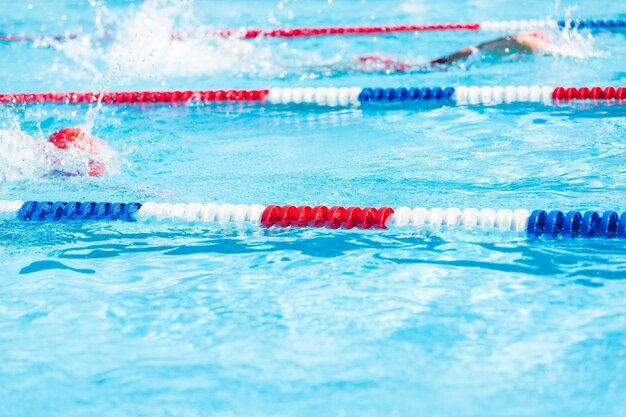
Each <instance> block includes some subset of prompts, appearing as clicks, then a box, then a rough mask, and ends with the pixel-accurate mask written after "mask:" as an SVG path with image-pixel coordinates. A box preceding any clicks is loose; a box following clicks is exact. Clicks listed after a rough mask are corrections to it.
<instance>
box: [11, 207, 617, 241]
mask: <svg viewBox="0 0 626 417" xmlns="http://www.w3.org/2000/svg"><path fill="white" fill-rule="evenodd" d="M0 220H20V221H25V222H61V221H88V220H91V221H114V220H117V221H124V222H141V223H148V224H151V223H152V224H154V223H160V224H206V223H219V224H222V225H226V224H239V225H243V224H248V225H252V226H259V227H265V228H270V227H276V228H284V227H326V228H331V229H338V228H343V229H353V228H357V229H370V228H374V229H389V228H398V227H407V226H410V227H429V228H431V229H433V230H440V229H441V228H442V227H446V228H454V227H460V228H464V229H468V230H472V229H476V230H483V231H498V232H517V233H525V234H526V235H527V236H528V237H529V238H533V239H535V238H539V237H543V238H547V239H553V238H557V237H562V238H609V239H610V238H622V239H626V212H624V213H621V214H619V213H617V212H616V211H606V212H604V213H601V212H596V211H586V212H580V211H575V210H574V211H559V210H551V211H545V210H533V211H532V212H530V211H528V210H526V209H515V210H509V209H500V210H494V209H490V208H485V209H482V210H478V209H473V208H467V209H464V210H461V209H459V208H456V207H451V208H447V209H442V208H432V209H427V208H424V207H417V208H410V207H397V208H395V209H394V208H391V207H386V206H383V207H364V208H361V207H354V206H352V207H343V206H331V207H328V206H315V207H311V206H295V205H283V206H280V205H268V206H264V205H261V204H252V205H247V204H221V205H219V204H200V203H190V204H171V203H152V202H148V203H143V204H142V203H137V202H130V203H111V202H91V201H88V202H77V201H69V202H67V201H57V202H53V201H26V202H24V201H0Z"/></svg>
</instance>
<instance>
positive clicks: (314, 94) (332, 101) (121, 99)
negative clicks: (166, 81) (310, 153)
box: [0, 85, 626, 107]
mask: <svg viewBox="0 0 626 417" xmlns="http://www.w3.org/2000/svg"><path fill="white" fill-rule="evenodd" d="M98 100H101V101H102V103H105V104H135V103H193V102H231V101H246V102H260V103H269V104H282V105H289V104H291V105H297V104H311V105H320V106H330V107H335V106H358V105H360V104H362V103H369V102H372V103H374V102H376V103H407V104H408V103H417V102H426V101H428V102H440V103H442V104H447V105H477V104H485V105H490V104H502V103H505V104H507V103H524V102H529V103H533V102H534V103H543V104H554V103H556V104H558V103H564V102H570V101H578V100H591V101H596V102H615V103H624V102H626V87H622V86H617V87H612V86H609V87H597V86H596V87H556V88H555V87H551V86H539V85H533V86H523V85H521V86H513V85H509V86H457V87H398V88H370V87H351V88H349V87H317V88H313V87H309V88H300V87H296V88H291V87H286V88H284V87H280V88H270V89H262V90H202V91H192V90H185V91H118V92H104V93H92V92H59V93H0V103H4V104H27V103H70V104H73V103H95V102H97V101H98Z"/></svg>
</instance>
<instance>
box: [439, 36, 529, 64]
mask: <svg viewBox="0 0 626 417" xmlns="http://www.w3.org/2000/svg"><path fill="white" fill-rule="evenodd" d="M535 38H536V36H534V35H532V34H531V35H527V34H517V35H511V36H504V37H502V38H498V39H494V40H492V41H488V42H483V43H480V44H478V45H475V46H470V47H467V48H463V49H461V50H459V51H457V52H455V53H453V54H450V55H447V56H444V57H441V58H437V59H433V60H432V61H430V64H431V65H435V64H440V65H441V64H443V65H448V64H454V63H455V62H457V61H460V60H463V59H466V58H467V57H469V56H470V55H472V54H473V53H474V52H476V51H485V52H490V53H492V54H494V55H508V54H512V53H532V52H534V51H535V50H537V49H538V40H536V39H535Z"/></svg>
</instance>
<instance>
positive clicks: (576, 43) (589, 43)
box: [539, 30, 608, 59]
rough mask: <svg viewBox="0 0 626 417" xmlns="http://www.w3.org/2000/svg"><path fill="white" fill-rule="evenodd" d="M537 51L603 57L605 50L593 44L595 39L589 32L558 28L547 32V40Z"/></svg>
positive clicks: (582, 56) (577, 56)
mask: <svg viewBox="0 0 626 417" xmlns="http://www.w3.org/2000/svg"><path fill="white" fill-rule="evenodd" d="M539 52H540V53H543V54H546V55H552V56H558V57H570V58H577V59H586V58H597V57H605V56H607V55H608V53H607V52H604V51H601V50H599V49H598V48H596V46H595V39H594V37H593V36H592V35H591V33H590V32H586V31H583V32H579V31H577V30H559V31H553V32H551V33H549V37H548V42H547V43H546V44H545V45H543V46H542V47H541V48H539Z"/></svg>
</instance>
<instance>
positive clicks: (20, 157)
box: [0, 124, 120, 183]
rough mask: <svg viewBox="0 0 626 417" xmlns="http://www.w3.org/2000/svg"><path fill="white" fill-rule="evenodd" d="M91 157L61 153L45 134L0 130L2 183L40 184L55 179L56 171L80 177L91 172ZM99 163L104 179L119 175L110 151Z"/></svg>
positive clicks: (13, 128) (114, 155)
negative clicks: (102, 165)
mask: <svg viewBox="0 0 626 417" xmlns="http://www.w3.org/2000/svg"><path fill="white" fill-rule="evenodd" d="M92 158H93V157H91V158H90V156H89V155H88V154H85V153H84V152H81V151H79V150H76V149H69V150H66V151H61V150H59V149H57V148H56V147H55V146H54V145H52V144H51V143H48V142H47V141H46V140H45V139H44V135H43V133H42V132H39V133H38V134H36V135H34V136H31V135H29V134H27V133H26V132H24V131H22V130H21V129H20V128H19V125H17V124H14V125H12V126H10V127H9V128H8V129H0V183H5V182H17V181H22V180H41V179H42V178H45V177H50V176H51V175H52V176H53V177H54V176H58V175H55V171H62V172H67V173H77V174H82V175H83V176H78V177H77V178H84V179H85V180H87V179H88V178H89V177H87V176H84V174H85V173H87V172H88V171H89V160H90V159H92ZM97 159H98V161H99V162H102V163H103V164H104V165H105V166H106V167H107V172H106V174H105V175H115V174H117V173H118V172H119V166H120V160H119V156H118V154H117V152H115V151H114V150H113V149H111V148H110V147H105V148H103V149H101V151H100V153H99V154H98V158H97Z"/></svg>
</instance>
